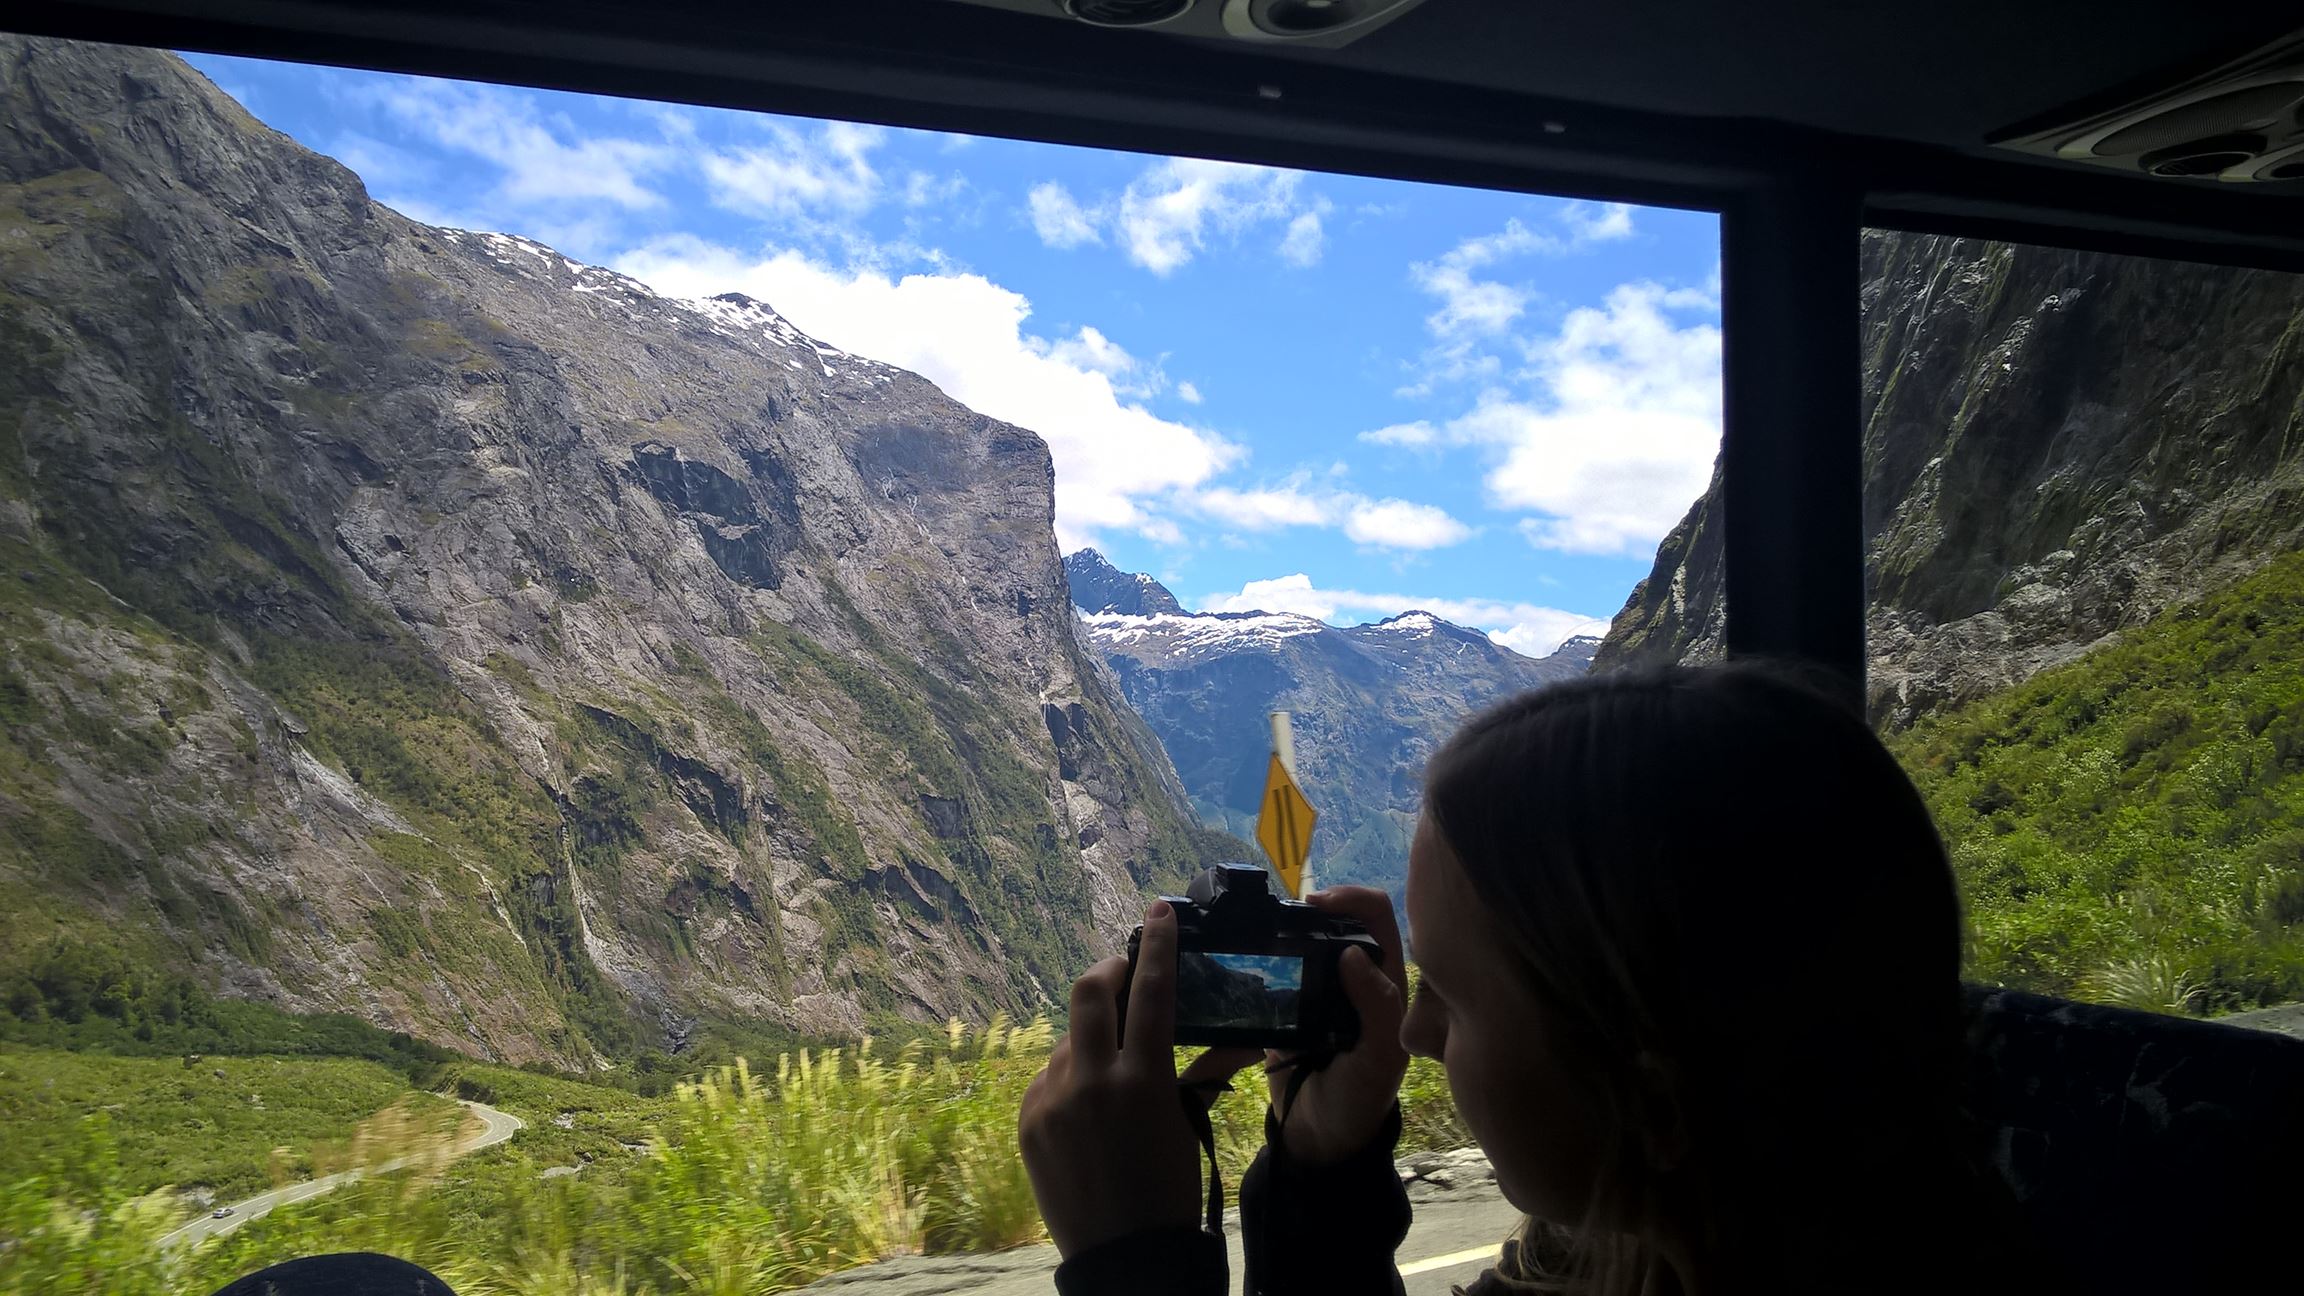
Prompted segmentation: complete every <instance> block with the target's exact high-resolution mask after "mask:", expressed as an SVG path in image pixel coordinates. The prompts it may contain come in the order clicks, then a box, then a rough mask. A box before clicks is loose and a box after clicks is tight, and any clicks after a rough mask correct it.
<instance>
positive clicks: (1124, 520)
mask: <svg viewBox="0 0 2304 1296" xmlns="http://www.w3.org/2000/svg"><path fill="white" fill-rule="evenodd" d="M616 268H617V269H619V270H621V271H623V272H624V273H626V274H629V275H632V276H633V277H635V278H637V279H640V280H642V281H643V282H645V283H648V284H650V285H651V286H653V287H655V288H656V289H657V290H658V291H660V292H664V293H668V294H670V295H673V296H680V297H695V296H707V295H710V294H713V293H721V292H728V291H739V292H743V293H745V294H747V295H749V296H751V297H755V298H758V299H759V300H761V301H764V302H767V303H768V304H769V305H771V306H772V307H774V308H775V309H776V310H777V311H778V312H779V313H781V314H783V315H784V316H785V317H786V318H788V319H790V320H791V321H792V323H793V324H794V325H796V326H797V327H799V328H800V329H802V330H803V331H805V332H807V333H809V334H810V335H812V336H814V337H817V338H820V339H822V340H823V341H826V342H829V343H831V344H833V345H834V346H838V347H840V348H842V349H844V350H849V351H854V352H856V353H857V354H859V355H865V356H870V357H872V358H873V359H876V360H881V361H884V362H886V363H889V364H893V365H900V366H902V367H904V368H906V369H910V370H912V371H914V372H915V373H918V374H921V375H922V376H924V377H926V378H928V379H929V380H930V381H932V382H934V383H935V384H936V385H937V386H939V387H941V388H943V389H944V391H945V392H946V393H947V394H949V395H951V396H952V397H953V399H955V400H958V401H960V402H962V403H963V404H965V405H967V406H968V407H969V408H971V409H974V410H977V411H979V412H981V413H984V414H989V415H991V416H992V417H994V418H999V419H1005V420H1007V421H1008V422H1010V423H1014V424H1017V425H1018V426H1020V427H1025V428H1029V429H1031V430H1032V431H1034V432H1037V433H1039V434H1040V436H1041V437H1042V438H1043V439H1044V440H1046V441H1047V443H1048V448H1049V452H1050V454H1051V455H1052V456H1053V458H1054V460H1055V466H1056V534H1057V537H1058V539H1059V541H1060V542H1061V543H1062V545H1063V547H1064V548H1065V549H1066V550H1071V549H1076V548H1078V547H1080V546H1082V545H1085V544H1090V543H1093V541H1094V539H1095V537H1096V535H1097V533H1098V532H1100V531H1108V530H1127V531H1134V532H1136V533H1138V534H1141V535H1144V536H1146V537H1148V538H1150V539H1153V540H1154V541H1156V542H1159V543H1176V542H1179V541H1181V540H1182V538H1183V537H1182V535H1181V533H1180V532H1179V531H1177V529H1176V528H1175V525H1174V523H1173V522H1172V521H1170V520H1168V519H1166V518H1164V517H1161V516H1160V515H1159V514H1158V512H1157V511H1156V508H1157V504H1158V501H1159V499H1160V498H1161V497H1166V496H1169V495H1171V494H1172V493H1174V492H1178V491H1188V490H1191V489H1193V488H1196V487H1198V486H1200V485H1202V484H1203V483H1204V482H1206V481H1207V480H1208V479H1209V478H1211V477H1213V476H1214V475H1215V474H1217V473H1218V472H1220V471H1222V470H1223V469H1224V468H1226V467H1228V466H1229V465H1231V464H1232V463H1233V462H1235V461H1236V460H1237V459H1238V458H1239V457H1240V455H1241V451H1240V449H1239V447H1237V446H1234V445H1232V444H1231V443H1230V442H1227V441H1225V440H1224V439H1223V438H1221V437H1219V436H1217V435H1215V434H1214V433H1211V432H1207V431H1204V430H1202V429H1199V428H1193V427H1189V426H1186V425H1185V424H1182V423H1176V422H1173V421H1170V420H1167V419H1162V418H1159V417H1156V416H1155V415H1153V414H1151V413H1150V412H1148V411H1146V410H1145V409H1144V408H1143V407H1142V406H1141V405H1138V404H1134V403H1132V402H1130V401H1129V400H1127V399H1126V398H1125V397H1124V396H1123V395H1122V393H1121V392H1120V391H1119V390H1118V389H1117V388H1116V387H1115V384H1114V382H1113V379H1112V376H1111V375H1110V374H1109V373H1107V372H1104V371H1103V370H1101V369H1099V368H1097V367H1094V366H1095V365H1098V364H1102V365H1113V364H1117V363H1118V362H1119V359H1120V358H1121V357H1126V355H1127V353H1126V352H1125V351H1124V350H1122V349H1121V348H1119V347H1118V346H1116V345H1114V344H1112V343H1111V341H1110V339H1108V338H1106V337H1104V335H1103V334H1102V333H1100V332H1095V331H1093V330H1089V329H1082V330H1081V331H1080V332H1079V333H1077V334H1075V335H1074V336H1073V337H1071V338H1068V339H1061V340H1056V341H1051V340H1050V339H1047V338H1044V337H1041V336H1038V335H1036V334H1033V333H1031V332H1029V331H1027V330H1026V328H1025V327H1024V325H1025V321H1026V320H1027V318H1028V317H1029V316H1030V315H1031V312H1032V306H1031V303H1030V302H1029V301H1027V300H1026V299H1025V298H1024V297H1023V296H1022V295H1020V294H1018V293H1015V292H1012V291H1010V290H1009V289H1006V288H1003V287H1001V286H1000V285H998V284H996V283H993V282H991V281H990V280H988V279H986V278H984V277H983V276H981V275H975V274H950V273H946V274H906V275H902V276H896V275H893V274H889V273H885V272H882V271H880V270H876V269H847V270H842V269H836V268H834V267H832V266H830V265H827V264H824V263H822V262H819V261H815V260H812V259H810V258H808V257H806V256H803V255H802V254H800V253H797V252H793V251H783V252H778V253H776V254H775V255H773V256H769V257H767V258H765V259H761V258H754V257H747V256H744V255H742V254H739V253H737V252H735V251H734V250H732V249H729V248H725V247H719V246H715V245H713V244H709V243H705V242H703V241H701V240H698V239H696V238H693V237H691V236H686V235H681V236H675V237H672V238H667V239H663V240H659V241H657V242H655V243H652V244H649V245H647V246H644V247H642V248H640V249H638V250H636V251H634V252H632V253H630V254H628V255H626V256H625V257H623V258H621V259H620V260H619V261H618V263H617V265H616Z"/></svg>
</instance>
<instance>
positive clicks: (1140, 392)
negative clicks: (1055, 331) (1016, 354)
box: [1032, 324, 1168, 400]
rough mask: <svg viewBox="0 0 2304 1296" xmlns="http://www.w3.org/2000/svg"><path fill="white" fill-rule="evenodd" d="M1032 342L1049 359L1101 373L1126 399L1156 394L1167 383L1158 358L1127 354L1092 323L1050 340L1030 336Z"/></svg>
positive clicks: (1138, 398)
mask: <svg viewBox="0 0 2304 1296" xmlns="http://www.w3.org/2000/svg"><path fill="white" fill-rule="evenodd" d="M1032 345H1034V346H1036V347H1039V348H1041V350H1042V354H1044V355H1046V356H1048V357H1049V358H1050V359H1052V360H1055V361H1058V362H1060V363H1062V364H1067V365H1071V366H1072V367H1073V368H1075V369H1086V370H1088V371H1089V372H1091V373H1100V374H1102V375H1104V377H1105V378H1106V379H1108V380H1109V381H1110V382H1111V384H1112V390H1113V391H1115V392H1117V393H1119V394H1120V395H1121V396H1124V397H1127V398H1128V399H1130V400H1144V399H1148V398H1150V397H1153V396H1157V395H1159V394H1160V392H1161V391H1162V390H1164V389H1165V388H1166V387H1167V385H1168V377H1167V375H1166V374H1163V373H1161V372H1160V365H1159V362H1157V361H1154V360H1146V359H1144V358H1142V357H1140V356H1133V355H1130V354H1129V353H1128V351H1127V348H1125V347H1122V346H1121V345H1120V344H1119V343H1117V342H1114V341H1113V340H1112V339H1110V338H1108V337H1106V336H1104V333H1103V331H1102V330H1101V329H1098V328H1096V327H1095V326H1093V325H1089V324H1083V325H1081V326H1080V329H1079V331H1078V332H1076V333H1074V334H1073V335H1072V336H1071V337H1068V338H1059V339H1057V340H1056V341H1053V342H1047V341H1043V340H1040V339H1033V341H1032Z"/></svg>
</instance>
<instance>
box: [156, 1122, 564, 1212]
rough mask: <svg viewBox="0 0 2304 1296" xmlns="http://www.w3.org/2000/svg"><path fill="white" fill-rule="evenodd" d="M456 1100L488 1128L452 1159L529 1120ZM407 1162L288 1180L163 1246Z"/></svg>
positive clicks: (507, 1135)
mask: <svg viewBox="0 0 2304 1296" xmlns="http://www.w3.org/2000/svg"><path fill="white" fill-rule="evenodd" d="M457 1101H458V1102H459V1103H462V1105H463V1106H464V1108H465V1109H466V1110H468V1111H470V1112H471V1113H472V1114H473V1115H475V1116H478V1117H479V1118H480V1120H481V1123H482V1124H483V1125H484V1126H485V1127H486V1128H484V1129H483V1130H481V1132H480V1135H479V1137H477V1138H475V1139H473V1140H472V1141H471V1142H469V1143H465V1144H462V1145H460V1146H459V1147H457V1148H456V1149H455V1151H454V1152H453V1153H452V1154H451V1155H450V1157H449V1159H450V1160H455V1159H456V1158H457V1157H463V1156H470V1155H471V1154H472V1153H474V1152H477V1151H479V1150H480V1149H482V1148H489V1147H494V1146H496V1145H497V1144H499V1143H501V1142H503V1141H504V1140H506V1139H508V1138H510V1137H512V1136H513V1135H514V1134H517V1133H519V1132H520V1129H521V1127H522V1126H524V1125H526V1124H527V1123H528V1122H526V1121H524V1120H521V1119H520V1118H519V1117H517V1116H514V1115H512V1114H511V1113H510V1112H500V1111H498V1110H496V1109H495V1108H493V1107H489V1106H486V1105H484V1104H481V1103H476V1102H465V1101H464V1100H463V1099H458V1100H457ZM407 1164H408V1158H406V1157H400V1158H396V1159H394V1160H391V1161H386V1162H384V1163H383V1164H382V1165H377V1166H370V1167H366V1168H363V1169H359V1170H343V1171H339V1172H338V1173H336V1174H332V1175H322V1176H321V1177H319V1178H318V1179H307V1180H305V1181H304V1182H302V1183H293V1184H289V1185H288V1186H287V1187H285V1188H275V1189H273V1190H272V1191H270V1192H262V1193H258V1194H256V1195H255V1196H253V1197H250V1198H248V1199H247V1200H245V1201H236V1202H233V1203H232V1205H231V1210H232V1213H231V1214H230V1215H227V1216H225V1217H224V1218H222V1219H217V1218H216V1217H214V1216H212V1215H203V1216H201V1217H200V1218H199V1219H196V1220H193V1221H192V1222H191V1223H189V1224H186V1225H185V1226H184V1227H182V1228H180V1229H177V1230H176V1231H175V1232H173V1233H170V1234H168V1235H167V1236H165V1237H163V1238H161V1239H160V1245H162V1246H164V1247H172V1246H193V1245H196V1244H198V1243H201V1242H205V1241H207V1240H208V1239H209V1238H214V1237H222V1236H224V1235H225V1234H227V1233H229V1232H231V1231H232V1230H234V1229H236V1228H238V1227H240V1226H241V1225H243V1224H245V1223H247V1222H248V1221H250V1220H252V1219H256V1218H259V1217H260V1216H263V1215H266V1214H269V1213H270V1212H271V1210H272V1209H273V1208H274V1207H276V1206H287V1205H291V1204H293V1203H295V1202H300V1201H310V1200H311V1199H312V1198H314V1197H318V1196H319V1195H321V1194H322V1193H325V1192H328V1191H331V1190H333V1189H336V1188H341V1187H343V1186H344V1185H345V1184H348V1183H350V1182H352V1181H353V1180H355V1179H358V1178H360V1177H361V1176H362V1175H366V1174H390V1173H391V1172H392V1171H394V1170H398V1169H399V1168H401V1167H402V1166H405V1165H407Z"/></svg>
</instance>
